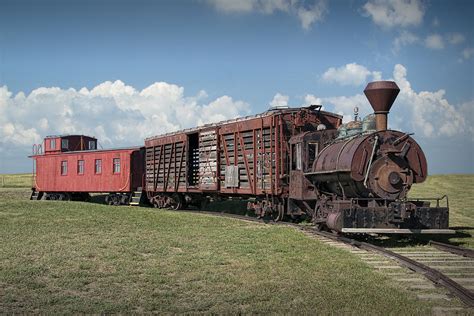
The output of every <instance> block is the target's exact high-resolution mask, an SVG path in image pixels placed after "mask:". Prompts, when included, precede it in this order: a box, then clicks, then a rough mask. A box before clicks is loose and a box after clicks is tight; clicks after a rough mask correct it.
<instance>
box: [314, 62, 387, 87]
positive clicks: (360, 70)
mask: <svg viewBox="0 0 474 316" xmlns="http://www.w3.org/2000/svg"><path fill="white" fill-rule="evenodd" d="M369 76H372V79H373V80H380V79H381V76H382V75H381V73H380V72H377V71H370V70H368V69H367V68H366V67H364V66H362V65H359V64H356V63H350V64H346V65H344V66H341V67H339V68H335V67H331V68H329V69H328V70H326V71H325V72H324V74H323V75H322V80H323V81H325V82H330V83H337V84H340V85H353V86H360V85H362V84H364V83H366V82H367V78H368V77H369Z"/></svg>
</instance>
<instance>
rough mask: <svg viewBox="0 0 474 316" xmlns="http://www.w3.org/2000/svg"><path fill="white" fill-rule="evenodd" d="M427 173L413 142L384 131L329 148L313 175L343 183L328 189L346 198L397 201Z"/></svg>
mask: <svg viewBox="0 0 474 316" xmlns="http://www.w3.org/2000/svg"><path fill="white" fill-rule="evenodd" d="M426 169H427V163H426V158H425V156H424V153H423V151H422V150H421V148H420V146H419V145H418V144H417V143H416V141H415V140H414V139H413V138H411V137H410V136H409V135H407V134H404V133H402V132H398V131H380V132H377V133H372V134H369V135H360V136H357V137H354V138H350V139H347V140H342V141H339V142H335V143H334V144H331V145H329V146H327V147H326V148H325V149H324V150H323V151H322V152H321V153H320V154H319V156H318V158H317V159H316V161H315V163H314V165H313V170H312V172H311V174H312V176H313V179H315V181H320V182H327V181H330V182H332V183H339V185H337V186H327V189H328V190H329V191H331V192H334V193H337V194H343V195H345V196H346V197H358V196H362V197H363V196H368V195H369V193H375V196H378V197H381V198H387V199H392V200H394V199H397V198H403V197H405V196H406V194H407V192H408V190H409V188H410V186H411V184H412V183H419V182H422V181H424V180H425V178H426V176H427V172H426ZM341 188H342V189H341ZM342 191H344V192H342Z"/></svg>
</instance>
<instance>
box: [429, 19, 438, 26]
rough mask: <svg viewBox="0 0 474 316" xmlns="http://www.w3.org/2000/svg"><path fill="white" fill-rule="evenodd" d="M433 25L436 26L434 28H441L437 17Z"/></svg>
mask: <svg viewBox="0 0 474 316" xmlns="http://www.w3.org/2000/svg"><path fill="white" fill-rule="evenodd" d="M431 25H432V26H434V27H438V26H439V20H438V18H437V17H435V18H434V19H433V22H431Z"/></svg>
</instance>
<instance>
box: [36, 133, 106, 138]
mask: <svg viewBox="0 0 474 316" xmlns="http://www.w3.org/2000/svg"><path fill="white" fill-rule="evenodd" d="M66 137H87V138H94V139H97V138H95V137H94V136H88V135H81V134H62V135H48V136H46V137H45V139H47V138H66Z"/></svg>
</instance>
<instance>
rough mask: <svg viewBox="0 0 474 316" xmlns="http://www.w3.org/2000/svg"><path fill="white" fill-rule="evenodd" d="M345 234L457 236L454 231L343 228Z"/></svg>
mask: <svg viewBox="0 0 474 316" xmlns="http://www.w3.org/2000/svg"><path fill="white" fill-rule="evenodd" d="M341 231H342V232H343V233H361V234H367V233H374V234H455V233H456V231H455V230H453V229H402V228H343V229H342V230H341Z"/></svg>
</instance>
